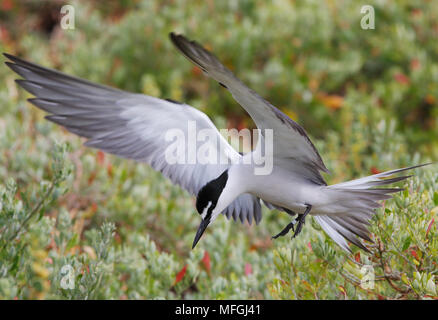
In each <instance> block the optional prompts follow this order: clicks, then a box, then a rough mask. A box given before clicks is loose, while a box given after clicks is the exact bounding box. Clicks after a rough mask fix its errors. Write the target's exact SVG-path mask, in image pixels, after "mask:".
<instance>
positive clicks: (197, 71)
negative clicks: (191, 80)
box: [192, 66, 202, 77]
mask: <svg viewBox="0 0 438 320" xmlns="http://www.w3.org/2000/svg"><path fill="white" fill-rule="evenodd" d="M192 74H193V75H194V76H195V77H199V76H200V75H201V74H202V70H201V68H199V67H197V66H193V68H192Z"/></svg>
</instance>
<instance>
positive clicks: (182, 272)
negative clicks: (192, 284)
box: [173, 265, 187, 285]
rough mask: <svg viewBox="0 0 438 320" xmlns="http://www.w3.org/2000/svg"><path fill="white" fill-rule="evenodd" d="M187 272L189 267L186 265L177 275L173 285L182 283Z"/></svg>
mask: <svg viewBox="0 0 438 320" xmlns="http://www.w3.org/2000/svg"><path fill="white" fill-rule="evenodd" d="M186 271H187V265H184V267H183V268H182V269H181V271H180V272H178V273H177V275H176V277H175V282H174V283H173V285H176V284H177V283H178V282H180V281H181V280H182V279H183V278H184V276H185V274H186Z"/></svg>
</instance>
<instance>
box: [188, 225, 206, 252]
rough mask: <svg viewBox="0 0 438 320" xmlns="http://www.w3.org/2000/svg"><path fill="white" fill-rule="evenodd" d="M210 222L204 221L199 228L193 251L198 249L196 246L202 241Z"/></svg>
mask: <svg viewBox="0 0 438 320" xmlns="http://www.w3.org/2000/svg"><path fill="white" fill-rule="evenodd" d="M209 223H210V221H209V220H202V221H201V224H200V225H199V227H198V231H196V236H195V239H194V240H193V245H192V249H194V248H195V247H196V244H197V243H198V241H199V239H201V236H202V234H203V233H204V231H205V229H207V227H208V225H209Z"/></svg>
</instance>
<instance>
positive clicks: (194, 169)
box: [4, 33, 422, 252]
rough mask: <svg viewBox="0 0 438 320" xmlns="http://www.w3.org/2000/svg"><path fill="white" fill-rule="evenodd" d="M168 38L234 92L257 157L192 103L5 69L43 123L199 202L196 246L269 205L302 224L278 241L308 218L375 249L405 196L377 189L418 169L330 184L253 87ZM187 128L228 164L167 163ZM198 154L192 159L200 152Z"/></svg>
mask: <svg viewBox="0 0 438 320" xmlns="http://www.w3.org/2000/svg"><path fill="white" fill-rule="evenodd" d="M170 39H171V41H172V43H173V44H174V45H175V46H176V48H178V49H179V50H180V51H181V53H182V54H183V55H184V56H185V57H186V58H187V59H188V60H190V61H191V62H192V63H194V64H195V65H197V66H198V67H199V68H200V69H201V70H202V71H203V72H204V73H205V74H206V75H208V76H210V77H211V78H213V79H214V80H216V81H218V82H219V84H220V85H222V86H223V87H225V88H226V89H228V90H229V91H230V93H231V94H232V96H233V98H234V99H235V100H236V101H237V102H238V103H239V104H240V105H241V106H242V107H243V108H244V109H245V110H246V111H247V112H248V114H249V115H250V116H251V118H252V119H253V120H254V122H255V124H256V125H257V128H258V129H259V130H260V133H261V134H260V135H259V139H258V141H257V145H256V147H255V148H254V150H253V151H252V152H248V153H246V154H244V155H242V154H240V153H238V152H236V151H235V150H234V148H232V147H231V145H230V144H229V143H228V142H227V141H226V140H225V139H224V138H223V137H222V136H221V134H220V133H219V131H218V130H217V128H216V127H215V126H214V124H213V123H212V122H211V120H210V119H209V118H208V117H207V115H205V114H204V113H203V112H201V111H199V110H197V109H195V108H193V107H191V106H189V105H187V104H183V103H178V102H175V101H173V100H170V99H169V100H163V99H158V98H155V97H151V96H147V95H143V94H134V93H129V92H126V91H122V90H118V89H115V88H111V87H108V86H103V85H99V84H95V83H92V82H89V81H86V80H83V79H79V78H76V77H72V76H69V75H66V74H64V73H61V72H59V71H55V70H51V69H47V68H44V67H41V66H39V65H36V64H33V63H30V62H27V61H25V60H23V59H20V58H18V57H15V56H12V55H10V54H4V55H5V56H6V57H7V58H8V59H9V60H10V61H8V62H6V64H7V65H8V66H9V67H10V68H11V69H12V70H13V71H15V72H16V73H17V74H19V75H20V76H22V77H23V78H24V79H20V80H16V82H17V83H18V84H19V85H20V86H21V87H23V88H24V89H25V90H27V91H29V92H30V93H31V94H33V95H35V98H31V99H29V102H31V103H32V104H33V105H35V106H36V107H38V108H40V109H42V110H44V111H46V112H48V113H49V115H48V116H46V119H48V120H50V121H52V122H54V123H57V124H59V125H61V126H63V127H65V128H66V129H67V130H68V131H70V132H72V133H75V134H77V135H79V136H81V137H85V138H86V139H87V141H86V143H85V145H86V146H89V147H93V148H98V149H101V150H103V151H105V152H108V153H111V154H115V155H117V156H120V157H124V158H129V159H134V160H137V161H140V162H146V163H148V164H149V165H150V166H151V167H152V168H153V169H155V170H157V171H160V172H161V173H162V174H163V175H164V176H166V177H167V178H169V179H170V180H171V181H172V182H173V183H174V184H178V185H180V186H181V187H182V188H184V189H186V190H187V191H189V192H190V193H191V194H193V195H196V197H197V198H196V209H197V211H198V213H199V214H200V215H201V218H202V221H201V224H200V226H199V228H198V230H197V233H196V236H195V239H194V241H193V246H192V248H194V247H195V246H196V244H197V243H198V241H199V239H200V238H201V236H202V234H203V233H204V231H205V229H206V228H207V227H208V226H209V225H210V224H212V222H213V221H214V220H215V219H216V218H217V217H218V215H219V214H220V213H222V214H224V215H225V216H226V217H227V218H228V219H230V218H231V217H233V218H234V220H236V219H240V220H241V222H242V223H243V222H245V221H248V222H249V223H250V224H251V223H252V221H253V220H255V222H256V223H257V224H258V223H259V222H260V220H261V218H262V215H261V204H262V203H263V204H264V205H265V206H267V207H268V208H269V209H278V210H280V211H284V212H286V213H287V214H289V215H290V216H295V215H296V216H297V217H296V218H295V219H294V220H293V221H292V222H291V223H289V224H288V225H287V226H286V227H285V228H284V229H283V230H282V231H281V232H280V233H279V234H277V235H276V236H274V237H273V238H277V237H279V236H284V235H286V234H287V233H288V232H289V231H290V229H292V230H293V231H294V234H293V237H295V236H297V235H298V234H299V233H300V231H301V230H302V228H303V225H304V223H305V219H306V217H307V215H312V216H313V217H314V218H315V219H316V221H317V222H318V223H319V224H320V225H321V227H322V229H323V230H324V231H325V232H326V233H327V234H328V235H329V236H330V237H331V238H332V239H333V240H334V241H335V242H336V243H337V244H338V245H340V246H341V247H342V248H343V249H344V250H346V251H350V248H349V246H348V243H347V240H348V241H349V242H351V243H353V244H354V245H356V246H358V247H360V248H362V249H364V250H367V251H368V249H367V247H366V246H365V245H364V243H363V242H362V241H361V239H363V240H366V241H372V240H371V238H370V236H369V231H368V229H367V226H368V225H369V220H370V219H371V217H372V216H373V214H374V213H375V212H374V210H375V209H376V208H377V207H379V204H378V203H377V201H379V200H383V199H389V198H391V194H392V193H395V192H398V191H401V190H402V189H400V188H378V187H381V186H383V185H386V184H389V183H393V182H398V181H401V180H404V179H406V178H408V177H410V176H399V177H391V176H392V175H393V174H396V173H400V172H403V171H406V170H410V169H413V168H417V167H420V166H422V165H418V166H412V167H408V168H402V169H396V170H391V171H387V172H383V173H379V174H375V175H372V176H368V177H364V178H360V179H356V180H352V181H348V182H343V183H338V184H335V185H327V183H326V182H325V180H324V178H323V177H322V175H321V172H328V170H327V168H326V166H325V165H324V162H323V160H322V158H321V156H320V155H319V153H318V151H317V150H316V148H315V146H314V145H313V143H312V142H311V140H310V139H309V137H308V135H307V133H306V131H305V130H304V129H303V128H302V127H301V126H300V125H299V124H298V123H296V122H295V121H293V120H292V119H290V118H289V117H288V116H287V115H285V114H284V113H283V112H281V111H280V110H279V109H277V108H276V107H274V106H273V105H271V104H270V103H269V102H268V101H266V100H264V99H263V98H262V97H260V96H259V95H258V94H257V93H255V92H254V91H252V90H251V89H249V88H248V87H247V86H246V85H245V84H243V83H242V82H241V81H240V80H239V79H238V78H237V77H236V76H235V75H234V74H233V73H232V72H231V71H230V70H229V69H227V68H226V67H225V66H224V65H223V64H222V63H221V62H220V61H219V60H218V59H217V58H216V57H215V56H214V55H213V54H212V53H211V52H209V51H207V50H206V49H204V48H203V47H202V46H200V45H199V44H198V43H197V42H195V41H190V40H188V39H187V38H185V37H184V36H182V35H177V34H175V33H171V34H170ZM190 121H192V122H195V123H196V131H197V132H200V131H201V130H205V129H208V130H210V131H212V132H213V133H214V135H215V136H216V138H217V141H219V143H212V142H211V143H210V144H209V143H207V144H206V145H204V147H206V149H207V150H208V152H214V153H216V154H218V155H219V157H221V158H222V159H226V160H229V161H225V162H216V163H212V162H206V163H205V162H204V163H201V162H195V163H187V161H186V159H187V156H190V154H191V152H193V150H191V151H190V150H184V151H183V152H177V153H176V154H177V155H176V158H177V159H176V161H174V162H169V161H168V159H167V158H166V156H165V154H166V149H167V148H169V146H170V145H171V144H172V141H169V139H167V138H166V132H168V131H169V130H172V129H178V130H180V131H179V132H182V133H183V134H189V132H188V131H189V126H188V125H187V123H188V122H190ZM263 130H265V131H263ZM266 130H272V136H271V138H272V139H267V135H266ZM267 144H270V147H272V148H268V150H271V151H268V154H266V152H265V155H264V156H265V158H263V159H262V158H261V155H260V153H259V152H257V151H260V150H262V149H263V147H265V146H266V145H267ZM177 147H179V145H178V146H177ZM195 147H196V148H195V149H194V152H196V151H197V148H198V145H197V146H195ZM266 156H269V157H270V158H271V159H272V170H271V171H270V172H269V174H256V173H255V172H256V171H255V168H256V167H257V166H259V164H260V160H262V161H265V160H266V159H268V158H269V157H266ZM180 160H181V161H180ZM350 252H351V251H350Z"/></svg>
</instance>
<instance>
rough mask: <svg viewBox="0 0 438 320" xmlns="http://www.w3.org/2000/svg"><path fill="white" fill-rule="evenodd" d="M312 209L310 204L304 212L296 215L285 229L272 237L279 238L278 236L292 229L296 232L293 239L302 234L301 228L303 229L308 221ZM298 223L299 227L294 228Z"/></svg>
mask: <svg viewBox="0 0 438 320" xmlns="http://www.w3.org/2000/svg"><path fill="white" fill-rule="evenodd" d="M311 209H312V206H311V205H308V206H307V208H306V211H305V212H304V213H303V214H299V215H298V217H296V218H295V219H294V220H293V221H292V222H291V223H289V224H288V225H287V226H286V227H284V229H283V230H281V231H280V233H278V234H277V235H275V236H273V237H272V239H277V238H278V237H281V236H285V235H286V234H287V233H288V232H289V230H290V229H292V231H293V232H294V234H293V236H292V238H291V239H293V238H295V237H296V236H297V235H299V234H300V232H301V230H302V229H303V225H304V224H305V223H306V216H307V214H308V213H309V212H310V210H311ZM296 223H298V225H297V227H296V228H294V226H295V224H296Z"/></svg>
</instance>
